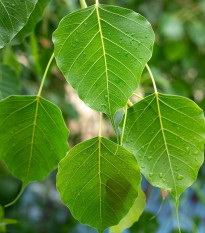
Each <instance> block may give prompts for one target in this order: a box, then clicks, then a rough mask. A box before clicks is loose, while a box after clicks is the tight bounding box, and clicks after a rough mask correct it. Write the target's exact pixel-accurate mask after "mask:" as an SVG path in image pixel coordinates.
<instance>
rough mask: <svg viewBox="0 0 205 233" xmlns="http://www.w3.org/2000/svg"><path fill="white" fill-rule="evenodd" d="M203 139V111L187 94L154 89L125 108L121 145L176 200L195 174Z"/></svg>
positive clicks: (146, 174)
mask: <svg viewBox="0 0 205 233" xmlns="http://www.w3.org/2000/svg"><path fill="white" fill-rule="evenodd" d="M122 122H123V121H122ZM122 122H121V124H120V128H121V130H122V124H123V123H122ZM204 142H205V125H204V115H203V111H202V110H201V109H200V108H199V107H198V106H197V105H196V104H195V103H194V102H193V101H191V100H189V99H187V98H184V97H180V96H171V95H163V94H158V93H156V94H152V95H150V96H148V97H146V98H144V99H143V100H141V101H140V102H138V103H136V104H134V105H133V106H132V107H131V108H129V109H128V112H127V121H126V127H125V132H124V138H123V145H124V147H125V148H127V149H128V150H130V151H132V152H133V153H134V154H135V156H136V157H137V160H138V162H139V165H140V168H141V171H142V173H143V174H144V175H145V177H146V178H147V180H148V181H149V182H150V183H151V184H152V185H154V186H157V187H160V188H162V189H164V190H166V191H168V192H171V193H172V194H173V196H174V197H175V200H176V201H178V199H179V197H180V195H181V193H182V192H183V191H184V190H185V189H186V188H187V187H189V186H190V185H191V184H192V183H193V182H194V180H195V179H196V177H197V173H198V171H199V168H200V166H201V165H202V163H203V161H204Z"/></svg>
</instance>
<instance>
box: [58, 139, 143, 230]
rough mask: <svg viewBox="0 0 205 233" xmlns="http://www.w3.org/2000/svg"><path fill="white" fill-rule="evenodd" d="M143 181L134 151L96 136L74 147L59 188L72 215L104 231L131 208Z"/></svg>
mask: <svg viewBox="0 0 205 233" xmlns="http://www.w3.org/2000/svg"><path fill="white" fill-rule="evenodd" d="M140 180H141V176H140V172H139V168H138V164H137V161H136V159H135V157H134V155H133V154H131V153H130V152H128V151H127V150H125V149H124V148H123V147H121V146H119V145H118V144H115V143H113V142H111V141H109V140H107V139H105V138H101V137H96V138H93V139H91V140H88V141H84V142H82V143H80V144H78V145H77V146H75V147H74V148H73V149H72V150H71V151H70V152H69V153H68V155H67V156H66V157H65V158H64V159H63V160H62V161H61V162H60V165H59V171H58V175H57V189H58V190H59V192H60V195H61V199H62V201H63V203H65V204H66V205H67V206H68V207H69V208H70V210H71V212H72V214H73V216H74V217H75V218H76V219H78V220H79V221H80V222H82V223H84V224H87V225H90V226H92V227H95V228H97V229H98V231H99V232H100V233H101V232H103V231H104V230H105V229H106V228H108V227H109V226H112V225H116V224H118V223H119V221H120V220H121V218H122V217H124V215H125V214H126V213H127V212H128V211H129V209H130V207H131V206H132V205H133V203H134V201H135V199H136V197H137V195H138V186H139V183H140Z"/></svg>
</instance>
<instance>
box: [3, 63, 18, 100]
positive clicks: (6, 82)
mask: <svg viewBox="0 0 205 233" xmlns="http://www.w3.org/2000/svg"><path fill="white" fill-rule="evenodd" d="M18 94H20V82H19V78H18V77H17V76H16V73H15V72H14V70H13V69H12V68H11V67H9V66H7V65H4V64H0V100H1V99H4V98H6V97H8V96H9V95H18Z"/></svg>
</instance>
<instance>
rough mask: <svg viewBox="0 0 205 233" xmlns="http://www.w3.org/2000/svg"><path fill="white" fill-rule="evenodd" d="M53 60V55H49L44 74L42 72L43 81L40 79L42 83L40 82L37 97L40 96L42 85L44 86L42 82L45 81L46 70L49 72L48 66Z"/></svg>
mask: <svg viewBox="0 0 205 233" xmlns="http://www.w3.org/2000/svg"><path fill="white" fill-rule="evenodd" d="M53 58H54V53H53V54H52V55H51V57H50V59H49V61H48V64H47V66H46V70H45V72H44V75H43V79H42V81H41V86H40V88H39V91H38V94H37V96H40V95H41V92H42V89H43V85H44V82H45V79H46V76H47V73H48V70H49V68H50V66H51V63H52V61H53Z"/></svg>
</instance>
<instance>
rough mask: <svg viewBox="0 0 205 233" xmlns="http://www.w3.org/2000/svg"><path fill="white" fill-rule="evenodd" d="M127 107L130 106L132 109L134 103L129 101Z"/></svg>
mask: <svg viewBox="0 0 205 233" xmlns="http://www.w3.org/2000/svg"><path fill="white" fill-rule="evenodd" d="M127 105H128V106H129V107H132V105H133V104H132V102H131V101H130V100H129V99H128V101H127Z"/></svg>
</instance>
